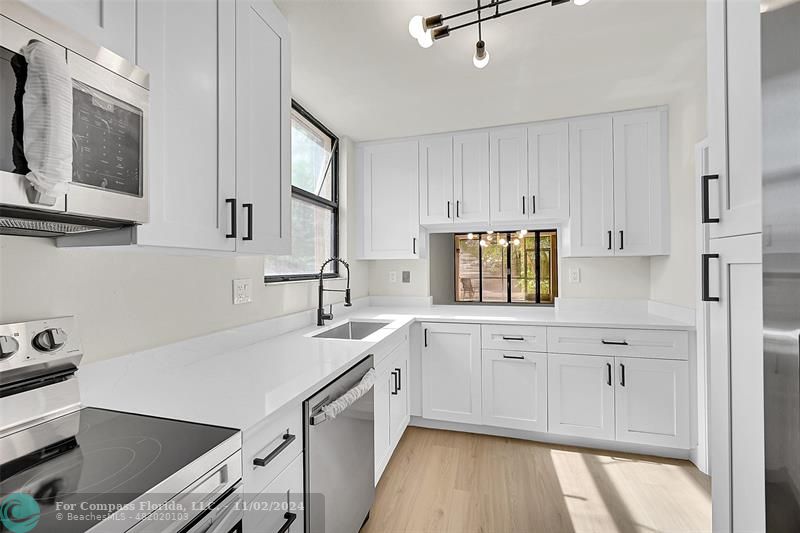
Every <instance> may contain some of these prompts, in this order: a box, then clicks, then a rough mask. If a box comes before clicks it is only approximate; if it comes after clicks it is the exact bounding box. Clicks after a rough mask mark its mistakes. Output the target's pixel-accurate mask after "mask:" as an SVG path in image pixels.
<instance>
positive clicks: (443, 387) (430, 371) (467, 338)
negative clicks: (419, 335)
mask: <svg viewBox="0 0 800 533" xmlns="http://www.w3.org/2000/svg"><path fill="white" fill-rule="evenodd" d="M422 328H423V347H422V354H421V357H422V416H424V417H425V418H429V419H433V420H445V421H450V422H465V423H470V424H480V422H481V338H480V335H481V332H480V326H479V325H473V324H434V323H424V324H422Z"/></svg>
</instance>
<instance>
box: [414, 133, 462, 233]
mask: <svg viewBox="0 0 800 533" xmlns="http://www.w3.org/2000/svg"><path fill="white" fill-rule="evenodd" d="M455 209H456V206H455V202H454V200H453V137H452V136H450V135H443V136H438V137H426V138H424V139H422V140H421V141H420V143H419V222H420V224H442V223H447V222H452V221H453V220H454V218H455Z"/></svg>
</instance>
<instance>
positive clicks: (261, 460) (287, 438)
mask: <svg viewBox="0 0 800 533" xmlns="http://www.w3.org/2000/svg"><path fill="white" fill-rule="evenodd" d="M296 438H297V437H295V436H294V435H292V434H291V433H289V432H288V431H287V432H286V434H284V436H283V442H281V443H280V445H279V446H278V447H277V448H275V449H274V450H272V451H271V452H269V453H268V454H267V456H266V457H256V458H255V459H253V464H254V465H256V466H267V465H268V464H269V463H270V461H272V460H273V459H275V458H276V457H277V456H278V455H279V454H280V453H281V452H282V451H283V450H285V449H286V448H288V447H289V445H290V444H291V443H293V442H294V440H295V439H296Z"/></svg>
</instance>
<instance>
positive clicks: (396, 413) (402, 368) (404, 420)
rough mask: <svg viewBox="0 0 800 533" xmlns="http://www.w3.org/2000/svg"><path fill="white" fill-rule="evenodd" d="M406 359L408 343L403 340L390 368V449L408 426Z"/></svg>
mask: <svg viewBox="0 0 800 533" xmlns="http://www.w3.org/2000/svg"><path fill="white" fill-rule="evenodd" d="M408 359H409V344H408V342H404V343H403V344H401V345H400V347H398V349H397V353H396V355H395V357H394V359H393V361H392V368H391V371H392V373H393V379H394V382H393V385H394V386H393V388H392V393H391V394H390V398H389V401H390V404H389V421H390V423H389V427H390V428H391V431H390V434H391V447H392V450H394V447H395V446H397V443H398V442H400V437H402V436H403V432H405V430H406V427H408V422H409V413H410V411H411V404H410V398H411V396H410V395H409V394H408V381H409V380H408V378H409V374H408Z"/></svg>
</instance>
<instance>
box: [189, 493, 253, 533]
mask: <svg viewBox="0 0 800 533" xmlns="http://www.w3.org/2000/svg"><path fill="white" fill-rule="evenodd" d="M240 487H241V484H237V487H236V489H234V491H233V492H231V493H230V494H228V495H227V496H226V497H225V498H224V499H222V501H220V502H219V503H217V504H216V505H215V506H213V507H210V508H209V509H208V510H207V511H206V512H205V514H204V515H203V516H202V517H201V518H200V519H199V520H196V521H195V522H194V523H193V524H192V525H191V526H189V528H188V529H185V530H181V532H180V533H229V532H230V531H233V530H234V528H235V526H237V524H239V523H241V521H242V518H243V516H242V515H243V514H244V513H243V511H242V508H241V507H242V506H241V502H242V496H241V494H240V490H239V488H240Z"/></svg>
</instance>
